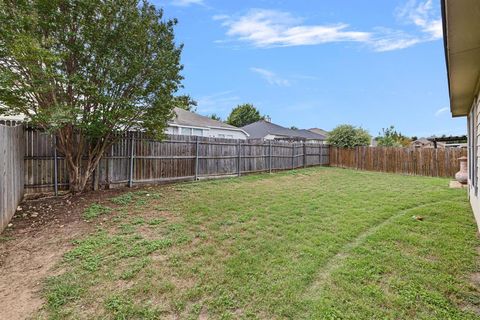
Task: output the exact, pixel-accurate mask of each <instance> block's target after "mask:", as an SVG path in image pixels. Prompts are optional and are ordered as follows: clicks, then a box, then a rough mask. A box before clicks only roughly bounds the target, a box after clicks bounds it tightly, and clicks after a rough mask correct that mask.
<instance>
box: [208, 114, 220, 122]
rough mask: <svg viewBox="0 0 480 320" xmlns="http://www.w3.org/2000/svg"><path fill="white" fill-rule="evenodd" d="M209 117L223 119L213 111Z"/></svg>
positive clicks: (217, 119)
mask: <svg viewBox="0 0 480 320" xmlns="http://www.w3.org/2000/svg"><path fill="white" fill-rule="evenodd" d="M209 117H210V119H212V120H216V121H222V118H220V116H218V115H217V114H216V113H212V114H211V115H210V116H209Z"/></svg>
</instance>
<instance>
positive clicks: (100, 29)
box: [0, 0, 190, 193]
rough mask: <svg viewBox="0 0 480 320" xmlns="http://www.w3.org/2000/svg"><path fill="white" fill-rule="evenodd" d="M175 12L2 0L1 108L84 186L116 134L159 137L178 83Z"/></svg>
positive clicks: (99, 2)
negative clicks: (33, 132)
mask: <svg viewBox="0 0 480 320" xmlns="http://www.w3.org/2000/svg"><path fill="white" fill-rule="evenodd" d="M176 23H177V21H176V20H175V19H173V20H165V19H163V12H162V10H159V9H157V8H155V7H154V6H153V5H151V4H150V3H149V2H148V1H147V0H144V1H137V0H2V1H0V114H10V115H11V114H24V115H26V116H27V117H28V118H29V119H30V120H31V121H32V122H33V123H34V124H36V125H38V126H40V127H42V128H44V129H46V130H49V131H50V132H51V133H53V134H54V135H55V136H56V137H57V140H58V143H57V148H58V150H59V151H60V152H61V153H63V154H64V155H65V159H66V164H67V168H68V176H69V182H70V190H71V191H72V192H74V193H77V192H82V191H83V190H84V188H85V185H86V182H87V180H88V178H89V177H90V176H91V174H92V173H93V171H94V170H95V168H96V166H97V164H98V162H99V160H100V158H101V157H102V155H103V154H104V151H105V150H106V149H107V148H108V147H109V146H110V145H111V144H112V143H113V142H114V141H115V139H116V138H115V137H116V134H117V133H121V132H125V131H127V130H129V129H131V128H133V127H134V128H137V129H144V130H145V131H147V132H149V133H152V134H154V135H157V136H158V135H161V134H162V133H163V130H164V128H165V126H166V123H167V121H168V120H169V119H170V118H171V117H172V109H173V108H174V107H175V106H183V104H185V103H186V102H187V103H188V101H190V99H188V98H186V97H180V98H178V97H177V98H176V97H174V94H175V92H176V91H177V90H178V89H179V88H180V87H181V80H182V79H183V78H182V76H181V75H180V72H181V70H182V65H181V63H180V54H181V49H182V47H181V46H177V45H176V43H175V37H174V26H175V24H176Z"/></svg>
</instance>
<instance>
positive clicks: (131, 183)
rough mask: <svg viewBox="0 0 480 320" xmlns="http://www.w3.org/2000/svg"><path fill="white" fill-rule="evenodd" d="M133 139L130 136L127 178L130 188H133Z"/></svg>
mask: <svg viewBox="0 0 480 320" xmlns="http://www.w3.org/2000/svg"><path fill="white" fill-rule="evenodd" d="M134 148H135V139H134V136H133V134H132V137H131V138H130V175H129V176H128V186H129V187H130V188H131V187H133V166H134V157H135V152H134Z"/></svg>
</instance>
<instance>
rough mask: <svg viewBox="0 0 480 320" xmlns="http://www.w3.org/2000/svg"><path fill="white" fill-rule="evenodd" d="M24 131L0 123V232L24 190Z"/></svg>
mask: <svg viewBox="0 0 480 320" xmlns="http://www.w3.org/2000/svg"><path fill="white" fill-rule="evenodd" d="M23 155H24V131H23V127H22V126H17V127H7V126H3V125H0V232H1V231H2V230H3V229H5V227H6V226H7V225H8V222H9V221H10V219H11V218H12V216H13V214H14V213H15V210H16V209H17V205H18V204H19V203H20V201H21V200H22V197H23V190H24V163H23Z"/></svg>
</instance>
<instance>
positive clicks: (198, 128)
mask: <svg viewBox="0 0 480 320" xmlns="http://www.w3.org/2000/svg"><path fill="white" fill-rule="evenodd" d="M174 113H175V117H174V118H173V119H172V120H171V121H170V122H169V123H168V127H167V129H166V133H167V134H179V135H187V136H199V137H210V138H225V139H241V140H246V139H247V138H248V133H246V132H245V131H244V130H242V129H240V128H237V127H234V126H231V125H229V124H226V123H223V122H221V121H217V120H213V119H211V118H209V117H205V116H202V115H199V114H196V113H194V112H190V111H186V110H184V109H180V108H175V109H174Z"/></svg>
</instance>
